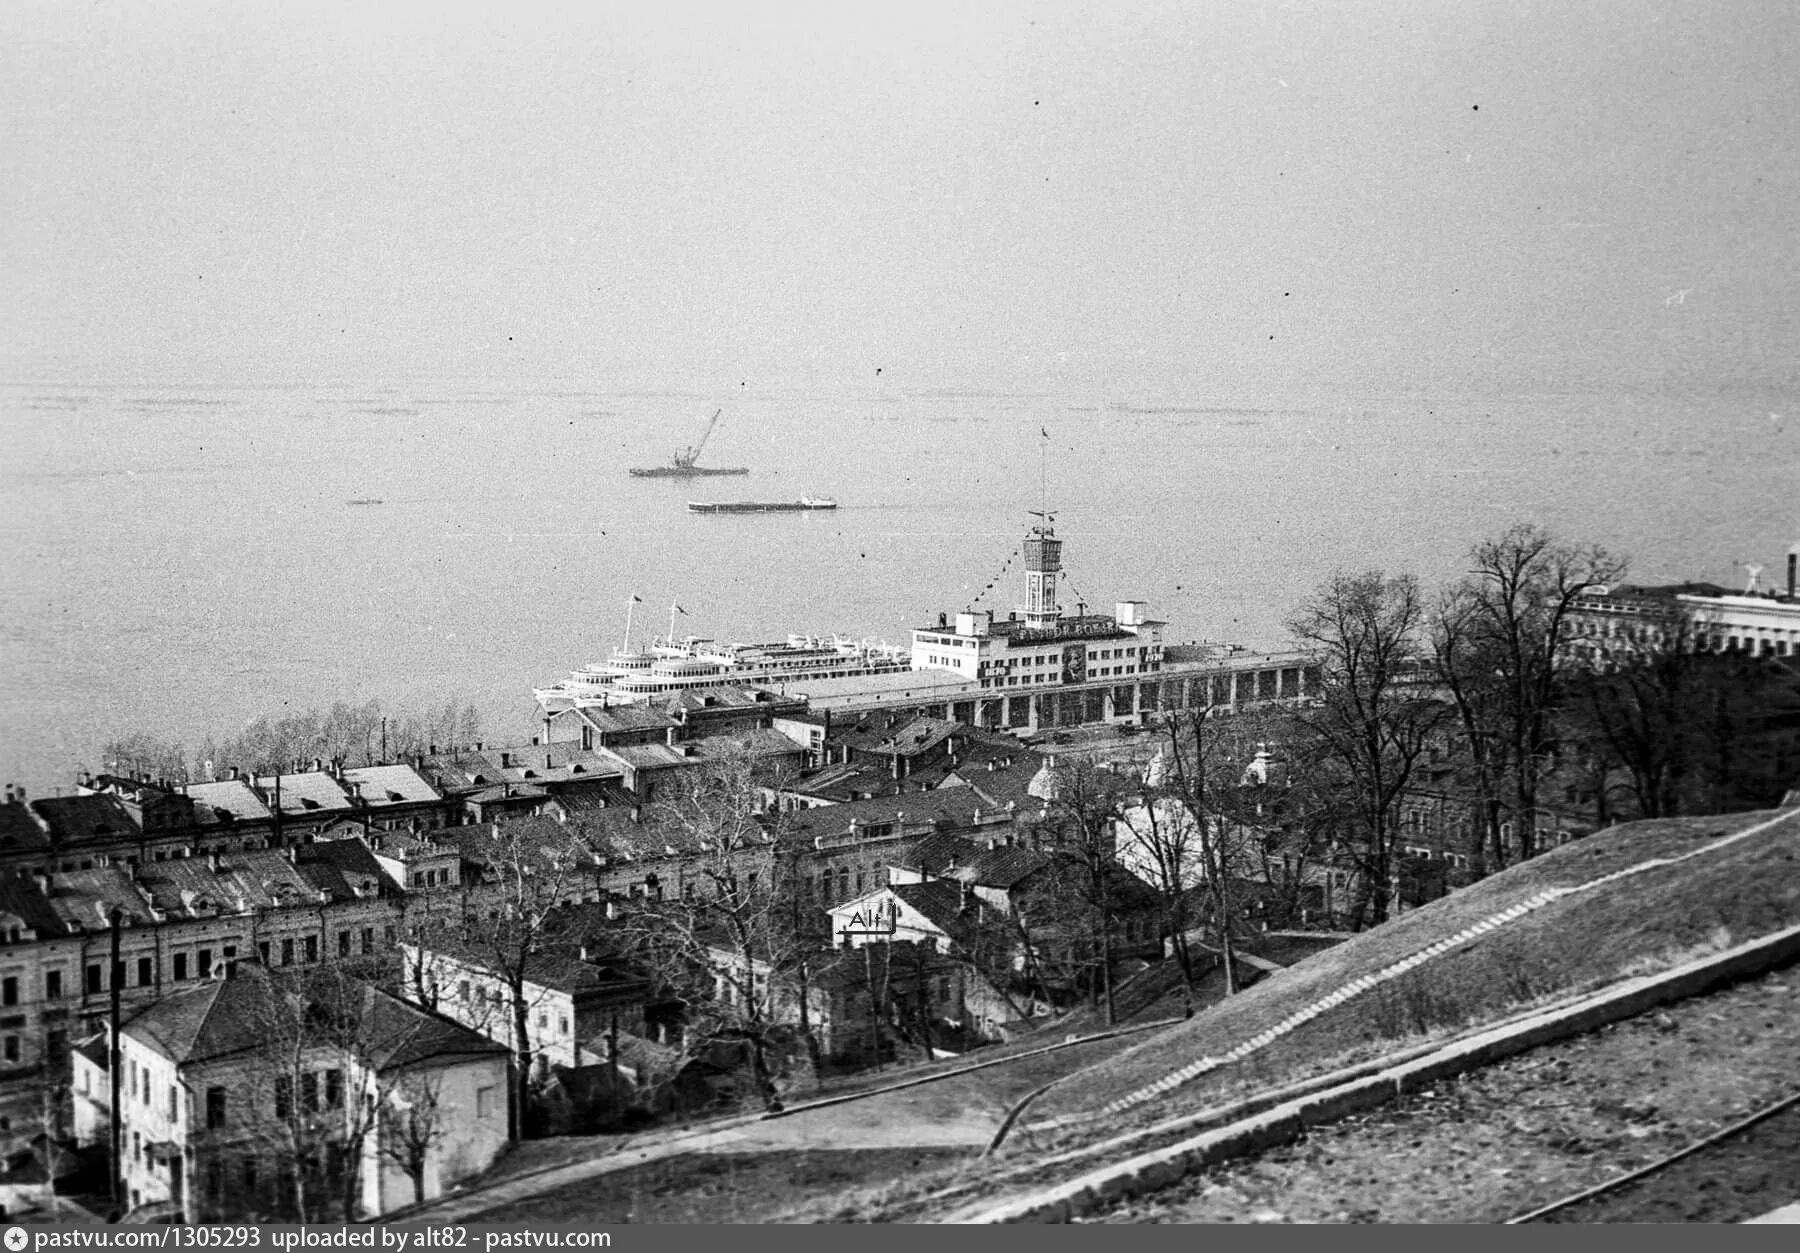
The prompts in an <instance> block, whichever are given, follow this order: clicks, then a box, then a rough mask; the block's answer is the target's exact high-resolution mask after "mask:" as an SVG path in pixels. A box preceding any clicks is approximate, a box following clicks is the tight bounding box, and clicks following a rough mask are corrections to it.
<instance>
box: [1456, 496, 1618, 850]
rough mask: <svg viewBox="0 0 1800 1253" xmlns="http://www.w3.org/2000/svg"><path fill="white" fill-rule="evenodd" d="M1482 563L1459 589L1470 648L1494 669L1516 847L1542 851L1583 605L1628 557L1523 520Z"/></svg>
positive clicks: (1480, 550) (1478, 553) (1496, 723)
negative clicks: (1542, 826)
mask: <svg viewBox="0 0 1800 1253" xmlns="http://www.w3.org/2000/svg"><path fill="white" fill-rule="evenodd" d="M1470 559H1471V561H1472V562H1473V564H1474V567H1475V568H1474V569H1473V570H1471V571H1470V572H1469V574H1468V575H1467V576H1466V578H1465V579H1464V583H1463V588H1462V590H1461V591H1459V592H1458V593H1456V594H1455V599H1456V600H1457V602H1458V603H1459V604H1460V605H1461V607H1462V608H1461V613H1460V617H1461V626H1460V631H1461V633H1462V635H1463V636H1464V638H1465V639H1466V640H1467V645H1466V650H1465V651H1466V653H1467V654H1468V655H1470V656H1472V657H1473V658H1474V659H1476V660H1478V663H1479V665H1480V666H1481V667H1484V668H1487V669H1488V670H1489V673H1490V674H1491V675H1492V680H1493V687H1492V691H1491V695H1492V697H1493V699H1492V702H1491V709H1490V711H1489V712H1490V716H1489V718H1488V721H1490V722H1491V724H1492V726H1493V727H1494V729H1495V732H1496V734H1497V736H1498V737H1499V738H1500V739H1501V740H1502V742H1504V744H1505V746H1506V753H1507V758H1508V761H1507V764H1508V766H1509V767H1510V774H1511V778H1512V800H1513V818H1514V823H1515V826H1516V828H1517V836H1516V845H1517V851H1518V855H1519V856H1520V857H1521V858H1526V857H1531V856H1533V855H1534V854H1535V853H1536V852H1537V825H1538V808H1539V799H1538V791H1539V783H1540V781H1541V780H1542V778H1543V775H1544V773H1545V771H1546V770H1547V769H1548V768H1549V764H1550V758H1551V756H1552V753H1553V750H1554V748H1555V745H1556V720H1555V712H1556V708H1557V705H1558V703H1559V700H1560V697H1561V694H1562V693H1561V685H1562V680H1563V678H1564V676H1565V673H1566V667H1567V660H1568V658H1567V653H1568V644H1569V641H1570V634H1571V632H1570V613H1571V611H1572V610H1573V608H1574V605H1575V601H1576V600H1577V598H1579V597H1580V596H1582V595H1583V594H1585V593H1587V592H1589V591H1591V590H1593V589H1594V588H1595V587H1599V586H1603V585H1605V584H1610V583H1612V582H1614V581H1616V580H1617V579H1618V578H1619V577H1620V576H1621V575H1622V574H1623V573H1624V569H1625V565H1624V562H1623V561H1621V560H1619V559H1618V558H1615V557H1613V556H1612V555H1610V554H1609V553H1607V552H1606V550H1605V549H1603V548H1601V547H1599V546H1598V545H1576V544H1568V543H1564V542H1562V541H1560V540H1558V539H1556V538H1555V537H1554V536H1552V535H1551V534H1550V533H1549V532H1548V531H1545V530H1543V529H1542V528H1540V527H1537V526H1533V525H1530V524H1526V523H1521V524H1519V525H1517V526H1514V527H1512V528H1510V529H1509V530H1507V531H1506V532H1505V533H1504V534H1503V535H1501V536H1499V537H1498V538H1496V539H1491V540H1486V541H1484V542H1482V543H1480V544H1477V545H1476V546H1475V548H1474V550H1473V551H1472V552H1471V553H1470Z"/></svg>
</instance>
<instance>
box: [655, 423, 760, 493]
mask: <svg viewBox="0 0 1800 1253" xmlns="http://www.w3.org/2000/svg"><path fill="white" fill-rule="evenodd" d="M724 412H725V411H724V410H723V409H715V410H713V415H712V417H711V418H709V419H707V423H706V429H705V430H704V431H702V432H700V438H699V439H698V440H696V441H695V442H694V445H693V447H691V448H684V449H682V450H681V451H680V452H678V453H676V454H675V456H674V459H673V460H671V461H670V462H669V464H668V465H666V466H652V467H649V468H645V469H633V470H632V471H631V473H632V474H633V475H634V476H636V477H637V478H640V479H664V478H679V479H685V478H695V477H698V476H700V475H707V474H748V473H750V471H749V470H748V469H747V468H745V467H743V466H737V467H731V468H719V469H711V468H708V467H706V466H698V465H695V464H694V463H695V462H696V461H698V460H699V459H700V450H701V449H702V448H704V447H706V441H707V440H708V439H709V438H711V436H712V433H713V428H714V427H715V426H717V425H718V424H719V415H720V414H722V413H724Z"/></svg>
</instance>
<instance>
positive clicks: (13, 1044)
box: [5, 1035, 19, 1062]
mask: <svg viewBox="0 0 1800 1253" xmlns="http://www.w3.org/2000/svg"><path fill="white" fill-rule="evenodd" d="M5 1048H6V1060H7V1061H8V1062H16V1061H18V1060H19V1037H18V1036H16V1035H9V1036H7V1037H6V1042H5Z"/></svg>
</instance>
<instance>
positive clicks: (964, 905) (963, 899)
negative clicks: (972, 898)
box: [956, 883, 969, 913]
mask: <svg viewBox="0 0 1800 1253" xmlns="http://www.w3.org/2000/svg"><path fill="white" fill-rule="evenodd" d="M958 887H960V888H961V891H959V892H958V893H957V896H956V902H957V908H959V909H961V910H962V911H963V912H965V913H967V912H968V909H969V885H968V884H967V883H962V884H959V885H958Z"/></svg>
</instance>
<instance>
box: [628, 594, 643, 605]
mask: <svg viewBox="0 0 1800 1253" xmlns="http://www.w3.org/2000/svg"><path fill="white" fill-rule="evenodd" d="M631 603H632V604H634V605H641V604H643V603H644V598H643V597H642V596H639V595H638V594H637V593H636V592H633V593H632V594H631Z"/></svg>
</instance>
